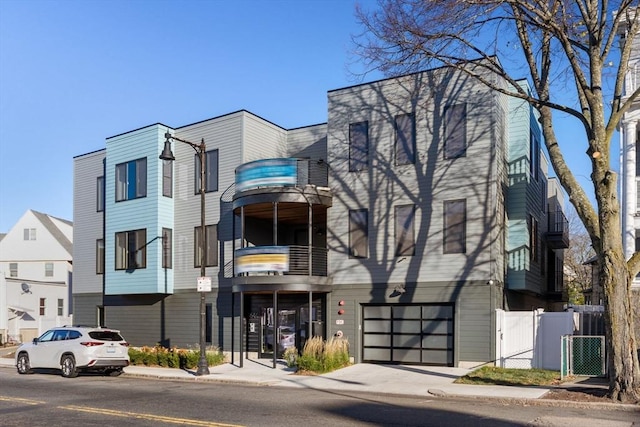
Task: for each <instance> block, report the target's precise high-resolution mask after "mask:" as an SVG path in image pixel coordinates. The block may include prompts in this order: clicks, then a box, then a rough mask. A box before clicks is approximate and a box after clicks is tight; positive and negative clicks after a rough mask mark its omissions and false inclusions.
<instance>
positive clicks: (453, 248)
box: [444, 200, 467, 254]
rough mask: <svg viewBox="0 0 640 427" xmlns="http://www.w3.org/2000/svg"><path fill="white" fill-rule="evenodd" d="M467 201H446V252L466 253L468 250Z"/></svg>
mask: <svg viewBox="0 0 640 427" xmlns="http://www.w3.org/2000/svg"><path fill="white" fill-rule="evenodd" d="M466 228H467V202H466V200H450V201H445V202H444V253H445V254H464V253H466V251H467V236H466Z"/></svg>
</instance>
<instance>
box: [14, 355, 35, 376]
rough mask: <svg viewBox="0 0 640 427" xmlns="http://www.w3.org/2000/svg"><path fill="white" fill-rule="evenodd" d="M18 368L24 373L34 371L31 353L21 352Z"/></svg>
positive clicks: (20, 372)
mask: <svg viewBox="0 0 640 427" xmlns="http://www.w3.org/2000/svg"><path fill="white" fill-rule="evenodd" d="M16 368H17V369H18V373H19V374H23V375H24V374H31V373H33V371H32V370H31V365H30V364H29V355H28V354H27V353H20V355H18V361H17V363H16Z"/></svg>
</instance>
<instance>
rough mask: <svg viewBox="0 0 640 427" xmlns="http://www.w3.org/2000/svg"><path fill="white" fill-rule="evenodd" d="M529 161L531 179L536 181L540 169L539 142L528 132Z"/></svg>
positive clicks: (531, 132)
mask: <svg viewBox="0 0 640 427" xmlns="http://www.w3.org/2000/svg"><path fill="white" fill-rule="evenodd" d="M529 150H530V153H529V159H530V166H531V171H530V172H531V178H533V179H535V180H536V181H537V180H538V171H539V169H540V141H538V138H536V136H535V135H534V134H533V131H530V132H529Z"/></svg>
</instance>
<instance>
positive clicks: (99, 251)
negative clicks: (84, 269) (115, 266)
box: [96, 239, 104, 274]
mask: <svg viewBox="0 0 640 427" xmlns="http://www.w3.org/2000/svg"><path fill="white" fill-rule="evenodd" d="M96 274H104V239H98V240H96Z"/></svg>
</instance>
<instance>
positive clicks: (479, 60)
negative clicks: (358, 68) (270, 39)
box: [354, 0, 640, 402]
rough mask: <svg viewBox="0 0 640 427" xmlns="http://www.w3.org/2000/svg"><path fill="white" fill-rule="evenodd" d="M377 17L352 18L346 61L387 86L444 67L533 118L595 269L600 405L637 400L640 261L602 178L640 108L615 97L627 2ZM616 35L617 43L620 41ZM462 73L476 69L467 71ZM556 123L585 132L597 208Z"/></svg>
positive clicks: (423, 5)
mask: <svg viewBox="0 0 640 427" xmlns="http://www.w3.org/2000/svg"><path fill="white" fill-rule="evenodd" d="M378 6H379V7H377V8H374V9H371V10H367V9H365V8H362V7H358V9H357V11H356V14H357V16H358V19H359V20H360V22H361V24H362V25H363V28H364V30H365V32H363V34H361V35H360V36H356V37H355V38H354V40H355V42H356V50H357V52H358V54H359V55H360V56H361V57H362V58H364V59H365V60H366V61H367V64H368V69H369V70H374V69H378V70H381V71H382V72H384V73H385V74H387V75H396V74H401V73H406V72H408V71H415V70H418V69H424V68H431V67H434V66H450V67H454V68H457V69H459V70H461V71H463V72H465V73H468V74H469V75H470V76H472V77H473V78H476V79H478V80H479V81H481V82H482V83H484V84H485V85H487V86H488V87H490V88H492V89H494V90H497V91H499V92H502V93H507V94H509V95H511V96H514V97H517V98H520V99H523V100H525V101H526V102H528V103H529V104H531V105H532V106H533V107H535V108H537V109H538V111H539V112H540V119H539V120H540V123H541V125H542V129H543V134H544V137H545V144H546V148H547V151H548V153H549V156H550V159H551V163H552V166H553V169H554V170H555V173H556V175H557V176H558V179H559V180H560V183H561V185H562V187H563V188H564V190H565V191H566V192H567V194H568V196H569V199H570V201H571V203H572V205H573V206H574V207H575V210H576V212H577V213H578V216H579V217H580V219H581V221H582V223H583V225H584V227H585V229H586V230H587V232H588V233H589V236H590V239H591V243H592V246H593V248H594V250H595V252H596V255H597V257H598V268H599V280H600V284H601V286H602V287H603V289H604V294H605V298H604V305H605V324H606V335H607V337H606V340H607V347H608V353H607V354H608V368H609V376H610V390H609V391H610V396H611V398H613V399H615V400H619V401H623V402H631V401H634V402H636V401H638V400H640V373H639V365H638V355H637V350H636V349H637V345H636V338H635V331H634V329H635V328H634V323H633V318H632V315H631V313H632V307H631V301H632V300H631V281H632V279H633V277H634V276H635V275H636V273H637V272H638V271H639V270H640V253H636V254H635V255H633V256H632V257H631V259H630V260H626V259H625V256H624V251H623V243H622V238H621V227H620V204H619V201H618V195H617V191H616V190H617V182H618V177H617V174H616V173H615V172H614V171H612V169H611V158H612V153H611V142H612V138H613V135H614V134H615V131H616V127H617V126H618V125H619V123H620V121H621V120H622V117H623V115H624V114H625V112H627V111H628V110H629V109H630V108H631V104H632V103H634V102H635V101H636V100H637V99H638V97H639V96H640V90H639V89H638V88H634V89H635V92H633V93H632V94H626V95H628V96H623V95H625V93H624V90H623V89H624V83H625V74H626V72H627V67H628V60H629V58H630V56H631V52H632V42H633V39H634V38H635V37H636V36H637V35H638V29H639V28H640V14H636V13H635V11H636V8H637V7H638V0H618V1H608V0H599V1H598V0H379V5H378ZM622 31H624V32H626V37H624V38H622V37H620V38H619V37H618V35H619V33H620V32H622ZM618 41H619V44H618ZM618 48H619V50H618ZM500 59H502V60H505V61H509V64H508V65H510V66H515V65H518V66H519V67H520V69H519V72H524V73H525V75H526V76H527V77H528V79H529V81H530V83H531V84H532V86H533V89H534V90H533V92H532V93H527V92H525V91H524V90H522V88H521V86H520V85H518V84H517V82H516V81H515V79H514V78H513V77H512V76H511V73H507V72H506V71H505V69H506V68H507V67H506V66H503V64H502V63H501V62H500ZM470 61H473V64H475V66H472V67H470V66H469V62H470ZM505 64H506V63H505ZM511 69H512V71H514V70H513V67H511ZM487 71H489V72H491V73H493V75H495V76H499V77H501V78H504V79H507V80H508V81H509V82H510V83H511V88H508V89H505V88H503V87H501V86H499V85H497V84H496V83H495V82H496V81H498V80H499V79H492V78H487ZM519 77H521V75H520V76H519ZM609 82H611V85H610V87H609V88H607V87H605V85H606V84H607V83H609ZM561 115H563V116H565V117H569V118H573V119H576V120H577V121H578V122H579V123H580V125H581V127H582V128H583V129H584V137H583V140H584V149H585V152H586V155H587V156H588V159H589V162H590V165H591V181H592V184H593V191H594V194H595V201H596V204H597V206H594V205H593V204H592V203H591V201H590V199H589V197H588V194H587V193H586V192H585V190H584V189H583V188H582V187H581V185H580V184H579V183H578V180H577V179H576V175H575V174H574V172H573V171H572V170H571V169H570V168H569V166H568V165H567V162H566V157H565V155H566V151H567V147H566V146H565V145H568V144H575V143H576V141H575V139H574V140H572V141H560V140H558V138H557V136H556V130H557V126H559V124H558V118H559V116H561ZM613 155H614V156H615V155H617V153H616V154H613Z"/></svg>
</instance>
